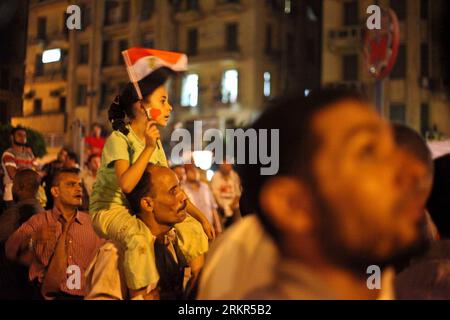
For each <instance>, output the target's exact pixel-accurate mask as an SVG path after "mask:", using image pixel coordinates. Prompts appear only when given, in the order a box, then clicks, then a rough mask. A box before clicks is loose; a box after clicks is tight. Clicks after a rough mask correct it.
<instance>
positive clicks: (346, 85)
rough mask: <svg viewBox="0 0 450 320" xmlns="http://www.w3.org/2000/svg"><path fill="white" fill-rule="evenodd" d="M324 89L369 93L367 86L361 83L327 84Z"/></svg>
mask: <svg viewBox="0 0 450 320" xmlns="http://www.w3.org/2000/svg"><path fill="white" fill-rule="evenodd" d="M324 87H327V88H336V89H347V90H356V91H359V92H361V93H368V91H367V90H368V88H367V85H366V84H364V83H362V82H360V81H341V82H332V83H325V85H324Z"/></svg>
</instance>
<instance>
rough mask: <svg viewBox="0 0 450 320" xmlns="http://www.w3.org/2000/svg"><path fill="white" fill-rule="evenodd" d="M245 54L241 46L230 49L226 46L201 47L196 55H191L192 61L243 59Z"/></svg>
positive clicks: (190, 59)
mask: <svg viewBox="0 0 450 320" xmlns="http://www.w3.org/2000/svg"><path fill="white" fill-rule="evenodd" d="M242 58H243V54H242V52H241V49H240V48H236V49H235V50H228V49H227V48H226V47H225V46H222V47H213V48H204V49H199V50H198V52H197V54H196V55H193V56H192V55H191V56H189V61H190V62H191V63H196V62H203V61H214V60H226V59H229V60H241V59H242Z"/></svg>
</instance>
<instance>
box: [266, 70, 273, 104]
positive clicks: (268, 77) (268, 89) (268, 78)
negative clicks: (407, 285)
mask: <svg viewBox="0 0 450 320" xmlns="http://www.w3.org/2000/svg"><path fill="white" fill-rule="evenodd" d="M271 78H272V76H271V74H270V72H264V97H266V98H268V97H270V94H271V91H272V84H271V80H272V79H271Z"/></svg>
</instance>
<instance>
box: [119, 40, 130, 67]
mask: <svg viewBox="0 0 450 320" xmlns="http://www.w3.org/2000/svg"><path fill="white" fill-rule="evenodd" d="M127 49H128V40H126V39H122V40H120V41H119V52H118V60H117V63H118V64H121V63H122V60H123V56H122V51H125V50H127Z"/></svg>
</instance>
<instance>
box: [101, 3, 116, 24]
mask: <svg viewBox="0 0 450 320" xmlns="http://www.w3.org/2000/svg"><path fill="white" fill-rule="evenodd" d="M118 7H119V3H118V2H117V1H115V0H106V1H105V17H104V25H105V26H109V25H111V24H114V23H115V22H116V17H117V10H118Z"/></svg>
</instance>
